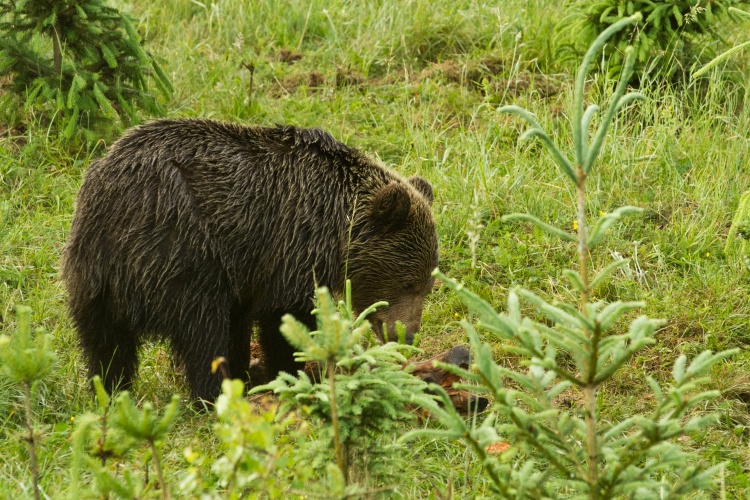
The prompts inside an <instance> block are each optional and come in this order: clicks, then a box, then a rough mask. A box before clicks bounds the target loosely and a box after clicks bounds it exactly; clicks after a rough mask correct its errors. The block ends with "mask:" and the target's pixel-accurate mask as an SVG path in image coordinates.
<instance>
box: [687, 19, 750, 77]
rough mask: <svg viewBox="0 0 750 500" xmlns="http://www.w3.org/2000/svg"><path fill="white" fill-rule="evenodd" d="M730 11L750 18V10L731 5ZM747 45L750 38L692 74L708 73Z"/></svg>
mask: <svg viewBox="0 0 750 500" xmlns="http://www.w3.org/2000/svg"><path fill="white" fill-rule="evenodd" d="M729 12H731V13H733V14H736V15H737V16H739V17H742V18H744V19H750V12H745V11H744V10H740V9H737V8H734V7H729ZM747 46H750V40H748V41H746V42H742V43H740V44H739V45H735V46H734V47H732V48H731V49H729V50H727V51H725V52H722V53H721V54H719V55H718V56H716V57H714V58H713V59H711V60H710V61H709V62H708V63H707V64H706V65H705V66H703V67H702V68H701V69H699V70H698V71H696V72H695V73H693V74H692V75H691V76H692V77H693V78H698V77H701V76H703V75H705V74H706V73H708V71H709V70H711V68H713V67H715V66H717V65H718V64H719V63H720V62H722V61H724V60H726V59H728V58H730V57H731V56H733V55H734V54H736V53H737V52H739V51H741V50H742V49H744V48H745V47H747Z"/></svg>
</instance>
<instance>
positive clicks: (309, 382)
mask: <svg viewBox="0 0 750 500" xmlns="http://www.w3.org/2000/svg"><path fill="white" fill-rule="evenodd" d="M349 290H350V288H349V286H348V284H347V294H346V296H347V300H346V301H341V302H340V303H339V304H338V306H337V305H336V303H335V302H334V301H333V299H332V298H331V295H330V293H329V292H328V290H327V289H326V288H320V289H318V290H317V292H316V296H317V308H316V310H315V314H316V316H317V321H318V330H317V331H314V332H309V331H308V330H307V329H306V328H305V327H304V325H302V324H301V323H299V322H298V321H296V320H295V319H294V318H293V317H291V316H289V315H286V316H284V318H283V323H282V326H281V331H282V333H283V334H284V337H285V338H286V339H287V340H288V341H289V342H290V343H291V344H292V345H293V346H295V347H296V348H297V349H299V350H300V352H298V353H297V359H298V360H299V361H311V362H315V363H320V365H321V367H322V371H321V373H322V374H325V377H326V378H327V380H326V381H325V382H323V381H321V382H316V381H314V380H313V379H311V378H310V377H309V376H308V375H306V374H305V373H303V372H300V373H299V374H298V376H297V377H294V376H292V375H290V374H286V373H282V374H280V375H279V377H278V378H276V380H274V381H272V382H271V383H269V384H267V385H264V386H260V387H256V388H255V389H253V390H252V391H251V393H255V392H259V391H264V390H272V391H273V392H274V393H276V394H278V397H279V402H280V407H279V412H280V414H282V415H286V414H289V413H290V412H292V411H298V412H299V413H301V414H302V415H305V416H307V417H308V418H311V420H312V421H314V422H317V423H319V424H322V425H320V426H319V435H320V439H321V440H322V441H323V442H328V443H331V446H330V448H333V450H334V452H335V459H336V464H337V466H338V472H336V471H331V470H329V471H328V472H329V476H331V474H333V475H337V474H340V476H341V478H340V480H338V483H340V484H341V486H342V487H345V486H346V485H347V484H349V483H350V470H351V469H352V465H353V464H352V462H353V460H354V458H355V457H362V456H364V455H366V454H369V457H370V463H369V466H370V467H371V470H373V468H376V467H378V466H379V465H380V464H379V463H378V461H379V460H380V459H388V457H389V456H391V455H390V454H386V453H378V450H381V448H382V447H381V446H380V445H378V443H379V442H380V441H384V440H387V439H388V438H389V437H390V436H393V435H394V434H395V433H396V432H397V431H398V425H397V424H398V423H400V422H410V421H413V420H414V419H415V415H414V413H413V412H411V411H409V408H408V406H409V404H410V401H412V400H416V401H420V400H423V399H429V398H428V396H426V395H425V394H424V389H425V388H426V384H425V383H424V382H422V381H421V380H420V379H418V378H416V377H414V376H412V375H411V374H409V373H407V372H406V371H404V369H403V365H404V364H405V363H406V361H407V358H406V356H405V354H407V353H414V352H417V351H418V349H416V348H414V347H412V346H408V345H403V344H399V343H395V342H389V343H387V344H384V345H375V346H374V347H369V348H365V347H362V345H361V342H362V340H363V339H365V337H366V336H369V335H371V334H372V332H371V330H370V325H369V322H367V321H366V320H365V317H366V316H367V314H369V313H370V312H371V311H372V310H374V309H375V308H376V307H379V306H381V305H382V303H378V304H375V305H373V306H371V307H370V308H369V309H367V310H366V311H364V312H363V313H362V314H360V315H359V316H358V317H356V318H355V317H354V314H353V312H352V307H351V293H350V292H349ZM368 344H369V342H368ZM330 448H329V449H330ZM388 465H389V467H387V469H392V466H393V464H392V463H390V464H388ZM343 492H344V490H342V494H343Z"/></svg>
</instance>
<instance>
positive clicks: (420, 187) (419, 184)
mask: <svg viewBox="0 0 750 500" xmlns="http://www.w3.org/2000/svg"><path fill="white" fill-rule="evenodd" d="M409 184H411V185H412V186H414V189H416V190H417V191H419V192H420V193H421V194H422V196H424V199H425V200H427V204H428V205H430V206H432V200H433V199H434V196H433V195H432V185H431V184H430V183H429V182H427V179H425V178H424V177H420V176H418V175H412V176H411V177H409Z"/></svg>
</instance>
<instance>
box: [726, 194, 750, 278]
mask: <svg viewBox="0 0 750 500" xmlns="http://www.w3.org/2000/svg"><path fill="white" fill-rule="evenodd" d="M724 253H725V254H726V255H727V256H729V257H735V258H737V259H739V260H741V261H742V262H743V264H745V266H746V267H747V268H748V269H750V191H747V192H746V193H744V194H743V195H742V196H741V197H740V203H739V205H738V206H737V211H736V212H735V213H734V218H733V219H732V226H731V227H730V228H729V234H728V235H727V242H726V245H725V246H724Z"/></svg>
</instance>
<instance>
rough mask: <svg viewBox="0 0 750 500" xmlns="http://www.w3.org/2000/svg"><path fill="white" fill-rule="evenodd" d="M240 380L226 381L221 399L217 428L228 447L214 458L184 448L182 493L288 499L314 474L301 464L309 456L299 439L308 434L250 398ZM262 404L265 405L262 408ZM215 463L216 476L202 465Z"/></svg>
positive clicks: (289, 419)
mask: <svg viewBox="0 0 750 500" xmlns="http://www.w3.org/2000/svg"><path fill="white" fill-rule="evenodd" d="M244 393H245V386H244V384H243V383H242V382H241V381H240V380H229V379H225V380H224V382H223V383H222V394H221V395H220V396H219V398H218V400H217V401H216V414H217V416H218V422H216V423H215V424H214V431H215V433H216V435H217V436H218V437H219V438H220V440H221V443H222V445H223V447H222V448H223V449H222V451H223V454H221V455H220V456H218V457H217V458H216V459H214V460H213V461H212V462H211V461H210V460H206V459H205V457H206V456H209V457H210V456H211V455H212V453H211V451H210V450H203V451H206V452H207V454H206V455H203V454H201V450H199V449H196V450H193V448H192V447H189V448H186V449H185V451H184V456H185V459H186V460H187V462H188V464H189V467H188V470H187V472H186V473H185V474H184V475H183V478H182V479H181V480H180V482H179V485H178V488H179V489H178V492H179V494H180V495H181V496H184V497H191V498H196V497H198V496H200V495H202V494H205V493H208V492H213V493H219V492H220V493H221V497H222V498H257V497H262V498H288V496H289V494H290V493H291V490H292V488H297V489H299V488H302V487H303V486H304V485H305V483H306V482H307V481H309V480H310V479H311V478H312V476H313V471H312V469H311V468H309V467H305V466H304V465H302V464H301V460H300V458H299V457H301V456H302V455H303V453H302V451H301V450H300V449H299V448H298V446H297V439H298V438H301V437H302V436H303V433H302V432H300V431H299V429H298V428H295V427H294V426H293V424H294V421H293V420H294V419H293V418H291V417H290V418H287V419H284V420H282V421H280V422H277V421H275V407H273V408H271V409H268V408H267V407H266V405H264V404H261V405H260V406H259V405H258V404H257V402H253V403H251V402H249V401H247V400H246V399H245V398H244ZM260 408H265V409H263V410H261V409H260ZM206 463H208V464H210V474H206V473H205V471H202V469H201V466H203V465H205V464H206Z"/></svg>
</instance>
